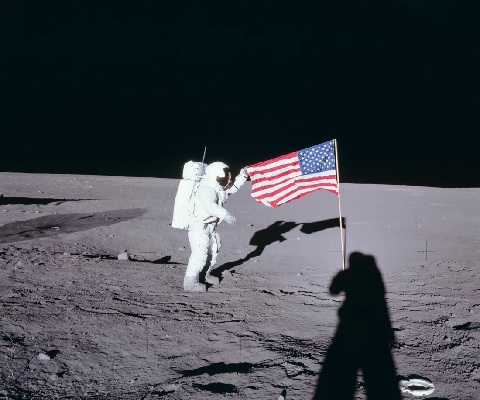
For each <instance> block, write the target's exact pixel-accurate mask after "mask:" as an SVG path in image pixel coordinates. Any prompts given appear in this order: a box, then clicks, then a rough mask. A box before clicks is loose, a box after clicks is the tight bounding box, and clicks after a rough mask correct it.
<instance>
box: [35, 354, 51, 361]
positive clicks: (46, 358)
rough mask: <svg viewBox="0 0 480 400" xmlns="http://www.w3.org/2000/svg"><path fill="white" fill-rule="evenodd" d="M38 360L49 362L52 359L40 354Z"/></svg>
mask: <svg viewBox="0 0 480 400" xmlns="http://www.w3.org/2000/svg"><path fill="white" fill-rule="evenodd" d="M37 358H38V359H39V360H42V361H48V360H50V357H49V356H48V355H46V354H45V353H39V354H38V356H37Z"/></svg>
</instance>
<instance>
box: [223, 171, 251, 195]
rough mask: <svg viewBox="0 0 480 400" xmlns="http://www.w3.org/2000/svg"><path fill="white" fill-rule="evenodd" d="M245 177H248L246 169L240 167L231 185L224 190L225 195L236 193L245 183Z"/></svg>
mask: <svg viewBox="0 0 480 400" xmlns="http://www.w3.org/2000/svg"><path fill="white" fill-rule="evenodd" d="M247 179H248V172H247V169H246V168H242V169H241V170H240V173H239V174H238V175H237V176H236V177H235V180H234V181H233V185H232V186H230V187H229V188H228V189H227V190H226V192H227V195H231V194H233V193H237V192H238V189H240V188H241V187H242V186H243V185H245V182H246V181H247Z"/></svg>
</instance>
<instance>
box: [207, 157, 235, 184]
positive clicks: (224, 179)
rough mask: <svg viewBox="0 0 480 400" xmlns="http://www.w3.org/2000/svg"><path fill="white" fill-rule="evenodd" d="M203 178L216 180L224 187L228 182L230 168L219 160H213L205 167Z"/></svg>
mask: <svg viewBox="0 0 480 400" xmlns="http://www.w3.org/2000/svg"><path fill="white" fill-rule="evenodd" d="M205 178H206V179H208V180H209V181H211V182H217V183H218V184H219V185H220V186H222V187H226V186H227V185H228V184H229V183H230V179H231V175H230V168H229V166H228V165H227V164H225V163H223V162H221V161H215V162H212V163H210V164H208V165H207V168H205Z"/></svg>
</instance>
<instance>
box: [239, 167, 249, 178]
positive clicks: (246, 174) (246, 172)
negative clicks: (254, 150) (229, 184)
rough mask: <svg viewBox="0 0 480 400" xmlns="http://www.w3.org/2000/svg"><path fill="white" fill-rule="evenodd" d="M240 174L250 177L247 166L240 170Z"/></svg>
mask: <svg viewBox="0 0 480 400" xmlns="http://www.w3.org/2000/svg"><path fill="white" fill-rule="evenodd" d="M239 175H242V176H244V177H245V178H248V171H247V168H246V167H243V168H242V169H241V170H240V174H239Z"/></svg>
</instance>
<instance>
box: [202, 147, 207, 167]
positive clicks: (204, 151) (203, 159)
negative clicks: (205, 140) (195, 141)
mask: <svg viewBox="0 0 480 400" xmlns="http://www.w3.org/2000/svg"><path fill="white" fill-rule="evenodd" d="M206 152H207V146H205V150H203V158H202V164H203V163H204V161H205V153H206Z"/></svg>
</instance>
